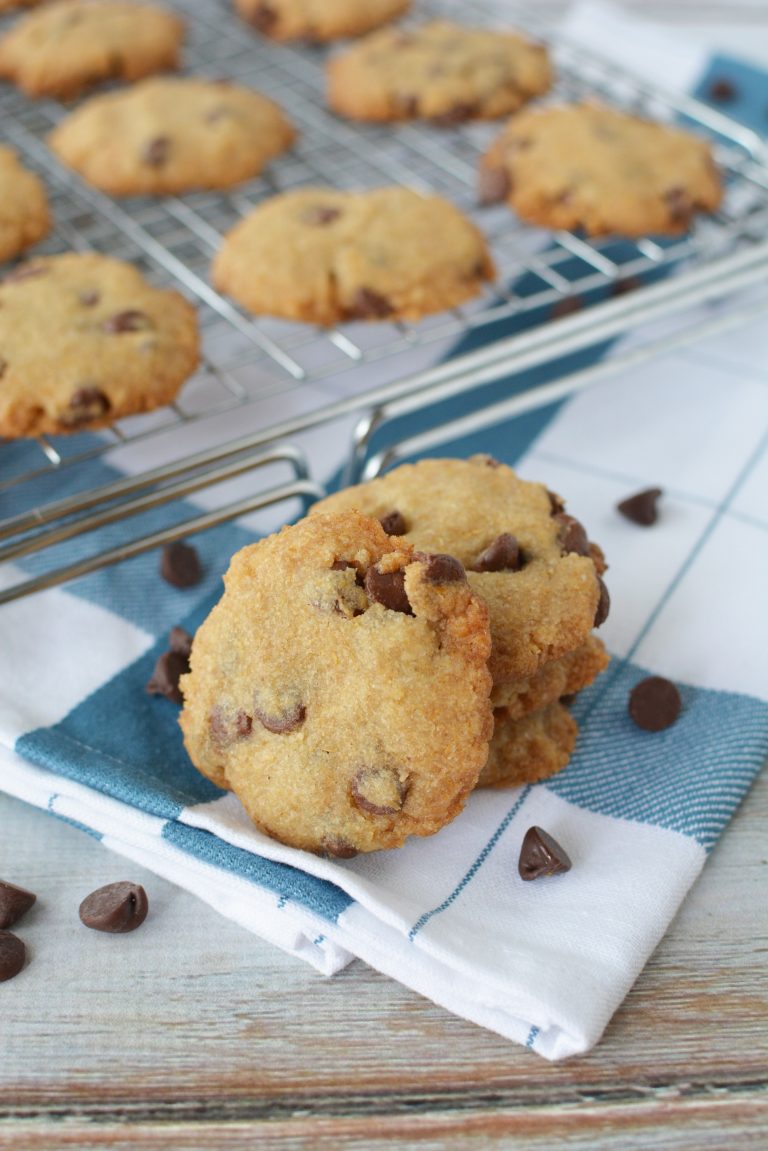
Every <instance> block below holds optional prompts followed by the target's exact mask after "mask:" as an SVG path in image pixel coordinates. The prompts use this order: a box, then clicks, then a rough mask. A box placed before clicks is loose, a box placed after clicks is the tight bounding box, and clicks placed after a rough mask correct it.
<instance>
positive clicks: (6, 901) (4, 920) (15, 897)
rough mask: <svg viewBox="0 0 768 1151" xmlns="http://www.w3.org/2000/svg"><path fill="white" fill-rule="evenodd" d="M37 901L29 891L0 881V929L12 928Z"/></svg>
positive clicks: (2, 880)
mask: <svg viewBox="0 0 768 1151" xmlns="http://www.w3.org/2000/svg"><path fill="white" fill-rule="evenodd" d="M36 899H37V896H36V895H33V894H32V892H31V891H26V890H25V889H24V888H23V887H17V886H16V884H15V883H8V882H7V881H6V880H4V879H0V928H3V927H12V926H13V924H14V923H15V922H16V920H17V919H21V917H22V915H24V914H25V912H27V911H29V909H30V907H31V906H32V904H33V903H34V902H35V900H36Z"/></svg>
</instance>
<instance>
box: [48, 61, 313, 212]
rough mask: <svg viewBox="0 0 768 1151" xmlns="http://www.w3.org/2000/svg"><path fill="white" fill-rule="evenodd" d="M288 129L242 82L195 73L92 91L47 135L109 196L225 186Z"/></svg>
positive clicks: (271, 152)
mask: <svg viewBox="0 0 768 1151" xmlns="http://www.w3.org/2000/svg"><path fill="white" fill-rule="evenodd" d="M295 138H296V132H295V130H294V128H293V126H292V125H291V123H290V122H289V120H288V119H287V117H286V116H285V115H284V114H283V112H282V111H281V109H280V108H279V107H278V106H277V105H276V104H274V103H273V102H272V101H271V100H268V99H267V98H266V97H265V96H262V95H261V94H260V93H258V92H254V91H253V90H252V89H250V88H244V87H241V86H239V85H235V84H229V83H226V82H224V83H222V82H220V81H213V80H202V79H198V78H197V77H183V78H179V77H160V78H153V79H150V80H143V81H142V82H141V83H139V84H135V85H134V86H133V87H131V88H128V89H124V90H121V91H118V92H108V93H106V94H104V95H100V96H92V97H91V98H90V100H87V101H86V102H85V103H84V104H81V105H80V107H79V108H77V109H76V110H75V111H74V112H72V113H71V114H70V115H69V116H67V117H66V118H65V119H64V120H62V121H61V123H60V124H59V125H58V126H57V127H56V128H55V129H54V131H53V132H52V133H51V134H50V136H49V138H48V142H49V144H50V147H51V149H52V150H53V151H54V152H55V153H56V155H57V156H58V157H59V159H60V160H63V162H64V163H65V164H67V165H68V166H69V167H70V168H74V170H75V171H77V172H79V173H80V174H81V175H82V176H83V178H84V179H86V180H87V181H88V182H89V183H90V184H93V185H94V186H95V187H97V188H100V189H101V190H102V191H105V192H108V193H109V194H110V195H113V196H131V195H166V194H171V193H175V192H185V191H190V190H192V189H197V188H227V187H230V186H232V185H233V184H238V183H241V182H242V181H243V180H249V179H251V178H252V177H254V176H257V175H258V174H259V173H260V172H261V170H262V169H263V168H264V166H265V165H266V164H267V163H268V162H269V161H270V160H272V159H273V158H274V157H276V156H278V155H280V153H281V152H284V151H285V150H286V149H287V148H290V146H291V144H292V143H293V141H294V139H295Z"/></svg>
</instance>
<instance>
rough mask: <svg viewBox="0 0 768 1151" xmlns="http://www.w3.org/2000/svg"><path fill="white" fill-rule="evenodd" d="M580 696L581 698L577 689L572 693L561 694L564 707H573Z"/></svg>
mask: <svg viewBox="0 0 768 1151" xmlns="http://www.w3.org/2000/svg"><path fill="white" fill-rule="evenodd" d="M578 698H579V693H578V692H577V691H575V692H573V693H572V694H571V695H561V696H560V702H561V704H562V705H563V707H573V705H574V704H575V702H576V700H577V699H578Z"/></svg>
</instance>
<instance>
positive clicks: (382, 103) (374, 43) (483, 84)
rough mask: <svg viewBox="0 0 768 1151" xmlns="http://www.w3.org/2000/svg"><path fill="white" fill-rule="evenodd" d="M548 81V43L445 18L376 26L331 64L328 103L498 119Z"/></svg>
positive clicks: (350, 110)
mask: <svg viewBox="0 0 768 1151" xmlns="http://www.w3.org/2000/svg"><path fill="white" fill-rule="evenodd" d="M551 83H552V71H551V68H550V64H549V58H548V55H547V50H546V48H545V47H544V46H543V45H539V44H534V43H532V42H531V41H530V40H527V39H526V38H525V37H523V36H522V35H519V34H517V33H513V32H502V31H496V30H492V29H487V28H469V27H466V26H464V25H461V24H452V23H450V22H449V21H447V20H438V21H434V22H433V23H431V24H424V25H422V27H420V28H402V29H401V28H385V29H383V30H382V31H380V32H374V33H373V34H372V35H371V36H368V37H366V38H365V39H364V40H362V41H360V43H358V44H355V45H354V47H352V48H349V49H348V50H347V51H345V52H344V53H342V54H341V55H339V56H336V57H335V58H334V59H332V60H331V61H330V63H329V65H328V101H329V103H330V106H331V108H333V110H334V111H335V112H338V113H339V114H340V115H342V116H347V117H349V118H350V119H352V120H413V119H427V120H432V121H435V122H437V123H441V124H456V123H460V122H461V121H462V120H472V119H494V118H495V117H497V116H504V115H506V114H508V113H510V112H514V111H516V109H517V108H519V107H521V106H522V105H523V104H525V103H526V102H527V101H528V100H531V99H532V98H533V97H534V96H538V95H541V94H542V93H543V92H546V91H547V90H548V89H549V87H550V85H551Z"/></svg>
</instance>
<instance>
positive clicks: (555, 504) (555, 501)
mask: <svg viewBox="0 0 768 1151" xmlns="http://www.w3.org/2000/svg"><path fill="white" fill-rule="evenodd" d="M547 495H548V496H549V508H550V513H551V515H553V516H559V515H561V514H562V513H563V512H564V511H565V503H564V501H563V500H562V499H561V497H560V496H559V495H558V494H557V492H551V491H550V490H549V488H547Z"/></svg>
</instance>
